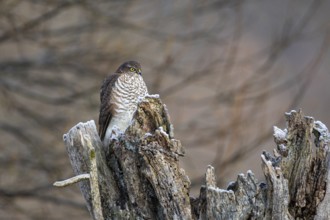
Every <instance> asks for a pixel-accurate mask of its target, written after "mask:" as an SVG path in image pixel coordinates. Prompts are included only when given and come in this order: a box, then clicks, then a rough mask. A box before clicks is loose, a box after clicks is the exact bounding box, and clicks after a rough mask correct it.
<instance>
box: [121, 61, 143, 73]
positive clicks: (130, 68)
mask: <svg viewBox="0 0 330 220" xmlns="http://www.w3.org/2000/svg"><path fill="white" fill-rule="evenodd" d="M116 72H117V73H131V74H139V75H141V74H142V72H141V64H140V63H139V62H136V61H127V62H125V63H123V64H121V65H120V67H119V68H118V69H117V71H116Z"/></svg>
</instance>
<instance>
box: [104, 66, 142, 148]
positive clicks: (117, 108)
mask: <svg viewBox="0 0 330 220" xmlns="http://www.w3.org/2000/svg"><path fill="white" fill-rule="evenodd" d="M147 94H148V90H147V87H146V84H145V82H144V81H143V78H142V73H141V65H140V63H138V62H136V61H128V62H125V63H123V64H122V65H121V66H119V68H118V69H117V71H116V72H115V73H114V74H112V75H110V76H108V77H107V78H106V79H105V80H104V82H103V85H102V87H101V95H100V99H101V107H100V115H99V135H100V137H101V140H102V142H103V144H104V146H106V147H107V146H108V145H109V143H110V140H111V138H112V136H113V134H116V132H118V131H119V132H125V130H126V129H127V127H128V126H129V125H130V123H131V120H132V118H133V115H134V113H135V111H136V109H137V104H138V100H139V98H143V97H145V96H146V95H147Z"/></svg>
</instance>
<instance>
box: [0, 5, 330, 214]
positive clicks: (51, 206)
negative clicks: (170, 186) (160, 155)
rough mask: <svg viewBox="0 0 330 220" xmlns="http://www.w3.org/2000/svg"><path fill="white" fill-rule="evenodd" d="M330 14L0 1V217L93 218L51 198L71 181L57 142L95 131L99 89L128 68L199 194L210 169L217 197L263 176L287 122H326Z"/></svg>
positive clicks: (75, 201)
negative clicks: (245, 179) (181, 152)
mask: <svg viewBox="0 0 330 220" xmlns="http://www.w3.org/2000/svg"><path fill="white" fill-rule="evenodd" d="M329 9H330V4H329V2H327V1H325V0H323V1H322V0H315V1H307V0H303V1H290V0H280V1H256V0H253V1H239V0H230V1H229V0H227V1H226V0H221V1H180V2H178V1H146V0H145V1H102V0H95V1H87V0H85V1H84V0H80V1H79V0H77V1H75V0H71V1H69V0H68V1H66V0H60V1H53V0H3V1H1V2H0V77H1V78H0V104H1V109H0V129H1V142H0V149H1V154H0V216H1V219H63V218H67V219H78V218H79V219H89V218H90V217H89V215H88V213H87V211H86V207H85V205H84V202H83V199H82V196H81V195H80V192H79V191H78V190H77V187H68V188H65V189H61V190H59V189H55V188H54V187H52V183H53V182H54V181H55V180H59V179H63V178H67V177H70V176H71V175H72V170H71V166H70V164H69V162H68V158H67V155H66V151H65V149H64V145H63V143H62V135H63V133H66V132H67V131H68V129H70V128H71V127H72V126H73V125H75V124H76V123H78V122H79V121H87V120H90V119H94V120H97V118H98V108H99V88H100V85H101V82H102V80H103V79H104V78H105V77H106V75H107V74H109V73H111V72H113V71H114V70H115V69H116V68H117V67H118V65H120V64H121V63H122V62H124V61H126V60H131V59H133V60H138V61H139V62H140V63H141V64H142V67H143V74H144V79H145V81H146V83H147V85H148V88H149V92H150V93H151V94H153V93H158V94H160V97H161V98H162V100H163V102H164V103H166V105H167V106H168V109H169V111H170V114H171V117H172V122H173V124H174V127H175V135H176V138H177V139H179V140H181V141H182V142H183V145H184V146H185V148H186V157H185V158H183V163H182V165H183V167H184V168H185V170H186V171H187V173H188V175H189V176H190V177H191V181H192V186H194V187H195V188H194V189H195V190H196V189H198V186H199V185H200V184H201V182H200V181H201V177H202V176H203V173H204V170H205V169H206V165H207V164H212V165H213V166H215V167H216V171H217V175H218V177H219V179H218V181H219V184H220V185H222V186H225V185H226V184H227V182H228V181H229V180H230V179H232V178H235V176H236V175H237V174H238V172H246V170H248V169H252V170H256V169H257V167H258V165H259V155H260V152H261V150H262V149H263V148H265V147H268V146H271V144H270V141H271V140H272V125H278V124H280V125H281V123H283V121H282V118H283V113H284V112H285V111H288V110H290V109H293V108H299V107H302V108H303V109H304V111H305V112H306V114H309V115H313V116H315V117H317V118H318V119H321V120H322V119H323V122H325V123H328V124H330V120H329V119H328V115H327V114H328V112H329V107H330V106H329V104H328V103H327V102H326V100H327V99H328V98H329V95H330V91H329V90H330V88H329V86H328V84H329V80H330V77H329V70H328V69H329V50H328V48H329V39H330V38H329V33H330V32H329V30H330V29H329V28H330V25H329V20H330V17H329V12H328V11H329ZM325 61H326V62H325ZM327 120H328V121H327ZM256 173H257V174H258V170H256ZM260 178H262V177H260Z"/></svg>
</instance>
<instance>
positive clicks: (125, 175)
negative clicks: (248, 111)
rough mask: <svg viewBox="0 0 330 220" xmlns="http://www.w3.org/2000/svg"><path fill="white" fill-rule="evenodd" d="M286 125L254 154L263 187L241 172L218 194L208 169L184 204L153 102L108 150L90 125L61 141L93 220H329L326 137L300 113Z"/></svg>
mask: <svg viewBox="0 0 330 220" xmlns="http://www.w3.org/2000/svg"><path fill="white" fill-rule="evenodd" d="M286 120H287V124H288V128H287V129H284V130H281V129H279V128H277V127H274V138H275V143H276V145H277V147H276V149H274V153H273V154H270V153H267V152H263V153H262V155H261V161H262V168H263V172H264V174H265V178H266V182H265V183H263V182H258V180H257V179H256V178H255V176H254V174H253V173H252V172H251V171H248V172H247V174H246V175H243V174H240V175H238V177H237V180H236V181H235V182H232V183H230V184H229V186H228V188H227V189H226V190H224V189H220V188H218V187H217V186H216V181H215V174H214V168H213V167H211V166H209V167H208V168H207V171H206V178H205V185H203V186H202V187H201V191H200V195H199V197H198V198H190V197H189V187H190V181H189V178H188V177H187V176H186V175H185V172H184V170H183V169H181V168H180V167H179V158H180V157H181V156H183V155H184V150H183V147H182V146H181V143H180V141H178V140H176V139H174V137H173V126H172V124H171V122H170V119H169V114H168V111H167V109H166V106H165V105H163V104H162V102H161V101H160V99H159V98H158V97H152V96H150V97H147V98H145V99H144V100H143V101H141V102H140V103H139V107H138V110H137V112H136V114H135V116H134V119H133V121H132V124H131V126H130V127H129V128H128V129H127V130H126V132H125V133H124V134H122V135H120V136H119V137H118V138H117V139H114V140H113V141H112V142H111V143H110V145H109V146H103V145H102V143H101V141H100V138H99V136H98V134H97V129H96V126H95V123H94V121H89V122H86V123H79V124H78V125H76V126H75V127H73V128H72V129H71V130H70V131H69V132H68V133H67V134H65V135H64V142H65V145H66V148H67V151H68V155H69V158H70V162H71V165H72V167H73V170H74V173H75V175H80V174H88V175H87V177H86V175H85V176H83V177H82V181H80V182H79V187H80V189H81V192H82V194H83V196H84V198H85V200H86V204H87V207H88V210H89V211H90V213H91V216H92V217H93V218H94V219H330V186H329V185H330V184H329V182H330V172H329V169H330V158H329V157H330V156H329V147H328V141H329V137H330V135H329V133H328V130H327V128H326V126H325V125H323V124H322V123H321V122H319V121H314V119H313V118H311V117H305V116H304V115H303V113H302V112H301V111H298V112H296V111H291V112H290V113H287V114H286ZM312 137H314V141H313V140H312ZM313 143H314V146H313ZM93 164H94V165H93ZM77 178H79V177H77ZM77 178H76V179H77ZM76 179H75V180H72V182H74V181H77V180H76ZM86 179H87V180H86ZM69 181H71V180H69ZM61 184H62V185H67V184H66V183H64V182H60V183H57V185H61Z"/></svg>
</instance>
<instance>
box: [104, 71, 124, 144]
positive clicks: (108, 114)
mask: <svg viewBox="0 0 330 220" xmlns="http://www.w3.org/2000/svg"><path fill="white" fill-rule="evenodd" d="M119 76H120V74H113V75H111V76H109V77H108V78H106V79H105V80H104V82H103V84H102V86H101V93H100V101H101V106H100V115H99V135H100V137H101V140H102V141H103V139H104V136H105V133H106V131H107V128H108V125H109V123H110V121H111V118H112V106H111V104H110V98H111V92H112V87H113V85H114V84H115V82H116V80H117V79H118V77H119Z"/></svg>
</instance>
